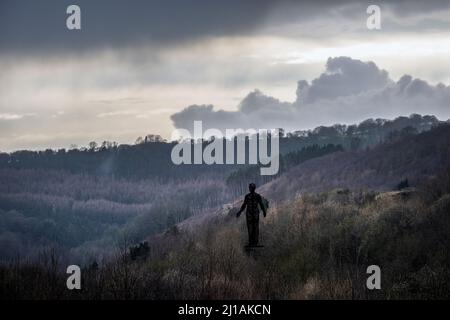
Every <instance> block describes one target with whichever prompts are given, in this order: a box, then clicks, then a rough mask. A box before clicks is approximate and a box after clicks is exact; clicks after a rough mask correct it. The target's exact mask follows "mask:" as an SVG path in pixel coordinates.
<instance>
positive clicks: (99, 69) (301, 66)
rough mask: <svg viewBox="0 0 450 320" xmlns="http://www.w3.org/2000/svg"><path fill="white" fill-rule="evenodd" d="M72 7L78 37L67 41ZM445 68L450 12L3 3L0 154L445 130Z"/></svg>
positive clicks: (424, 5)
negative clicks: (365, 125) (255, 134)
mask: <svg viewBox="0 0 450 320" xmlns="http://www.w3.org/2000/svg"><path fill="white" fill-rule="evenodd" d="M70 4H78V5H79V6H80V8H81V26H82V30H72V31H71V30H68V29H67V28H66V18H67V16H68V15H67V14H66V8H67V6H68V5H70ZM368 4H378V5H379V6H380V7H381V18H382V24H381V27H382V28H381V30H368V29H367V27H366V20H367V17H368V15H367V13H366V8H367V6H368ZM449 56H450V1H446V0H442V1H433V0H432V1H414V0H413V1H406V0H405V1H398V0H397V1H370V2H365V1H351V0H342V1H339V0H338V1H320V0H315V1H288V0H286V1H283V0H281V1H269V0H227V1H213V0H195V1H193V0H191V1H190V0H176V1H173V0H172V1H171V0H164V1H139V0H134V1H122V0H109V1H106V0H96V1H88V0H75V1H73V0H72V1H63V0H40V1H32V0H29V1H23V0H11V1H9V0H0V151H12V150H17V149H24V148H27V149H43V148H54V149H56V148H61V147H66V148H67V147H69V146H70V145H71V144H77V145H78V146H85V145H87V143H88V142H89V141H92V140H95V141H97V142H101V141H103V140H114V141H118V142H119V143H132V142H134V140H135V139H136V138H137V137H138V136H143V135H145V134H148V133H158V134H161V135H163V136H164V137H165V138H170V135H171V132H172V130H173V129H174V128H175V127H179V128H190V127H191V126H192V123H193V121H194V120H203V121H204V123H205V125H206V126H208V127H217V128H220V129H223V128H236V127H247V128H248V127H256V128H274V127H285V128H286V129H288V130H294V129H308V128H313V127H315V126H317V125H329V124H333V123H336V122H339V123H347V124H350V123H355V122H358V121H362V120H364V119H366V118H368V117H375V118H377V117H383V118H392V117H395V116H398V115H409V114H411V113H414V112H415V113H420V114H434V115H436V116H438V117H439V118H441V119H444V120H447V119H448V118H450V105H449V101H450V87H449V86H448V85H449V84H450V68H449V67H450V62H449V58H448V57H449Z"/></svg>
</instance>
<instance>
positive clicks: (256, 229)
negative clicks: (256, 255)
mask: <svg viewBox="0 0 450 320" xmlns="http://www.w3.org/2000/svg"><path fill="white" fill-rule="evenodd" d="M258 242H259V217H258V216H256V218H255V219H254V220H253V245H254V246H257V245H258Z"/></svg>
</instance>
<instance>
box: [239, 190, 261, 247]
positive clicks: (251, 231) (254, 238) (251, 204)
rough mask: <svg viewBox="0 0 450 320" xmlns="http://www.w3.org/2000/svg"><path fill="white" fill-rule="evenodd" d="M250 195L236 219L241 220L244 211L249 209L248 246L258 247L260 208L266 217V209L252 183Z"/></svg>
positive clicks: (247, 214) (247, 213)
mask: <svg viewBox="0 0 450 320" xmlns="http://www.w3.org/2000/svg"><path fill="white" fill-rule="evenodd" d="M248 189H249V190H250V193H248V194H247V195H246V196H245V199H244V203H243V204H242V206H241V209H240V210H239V211H238V213H237V214H236V217H237V218H239V216H240V215H241V213H242V211H244V209H245V208H247V211H246V217H247V230H248V245H249V246H250V247H255V246H257V245H258V238H259V208H258V206H260V207H261V210H262V211H263V214H264V217H266V207H265V205H264V204H263V201H262V197H261V195H259V194H258V193H256V192H255V190H256V185H255V184H254V183H250V185H249V186H248Z"/></svg>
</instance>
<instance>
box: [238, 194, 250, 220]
mask: <svg viewBox="0 0 450 320" xmlns="http://www.w3.org/2000/svg"><path fill="white" fill-rule="evenodd" d="M245 207H247V198H245V199H244V203H243V204H242V206H241V208H240V209H239V211H238V213H236V218H239V216H240V215H241V213H242V211H244V210H245Z"/></svg>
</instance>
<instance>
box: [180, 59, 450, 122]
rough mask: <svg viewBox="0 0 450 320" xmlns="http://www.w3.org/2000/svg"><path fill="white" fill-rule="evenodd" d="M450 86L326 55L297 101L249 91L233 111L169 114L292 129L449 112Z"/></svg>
mask: <svg viewBox="0 0 450 320" xmlns="http://www.w3.org/2000/svg"><path fill="white" fill-rule="evenodd" d="M449 101H450V87H449V86H446V85H444V84H437V85H431V84H429V83H427V82H426V81H423V80H421V79H415V78H413V77H412V76H410V75H404V76H403V77H401V78H400V79H399V80H398V81H394V80H392V79H391V78H390V77H389V75H388V72H387V71H386V70H381V69H379V68H378V67H377V66H376V65H375V64H374V63H373V62H363V61H360V60H355V59H351V58H349V57H337V58H329V59H328V61H327V63H326V70H325V72H324V73H322V74H321V75H320V76H319V77H317V78H315V79H313V80H312V81H311V83H308V82H307V81H305V80H300V81H299V82H298V87H297V99H296V101H294V102H292V103H290V102H282V101H279V100H278V99H276V98H274V97H270V96H267V95H265V94H263V93H262V92H261V91H259V90H255V91H253V92H251V93H249V94H248V95H247V96H246V97H245V98H244V99H243V100H242V101H241V103H240V104H239V105H238V108H237V110H236V111H224V110H215V109H214V107H213V106H212V105H191V106H189V107H187V108H185V109H184V110H182V111H181V112H178V113H175V114H173V115H172V116H171V119H172V121H173V124H174V126H175V127H176V128H186V129H188V130H191V128H192V124H193V122H194V121H196V120H201V121H203V125H204V126H205V127H207V128H218V129H221V130H224V129H226V128H261V129H264V128H267V129H269V128H285V129H287V130H297V129H305V128H312V127H315V126H319V125H326V124H334V123H337V122H339V123H353V122H358V121H361V120H364V119H366V118H369V117H386V118H392V117H396V116H399V115H409V114H411V113H420V114H433V115H436V116H437V117H441V118H444V119H448V118H449V117H450V106H449Z"/></svg>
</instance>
